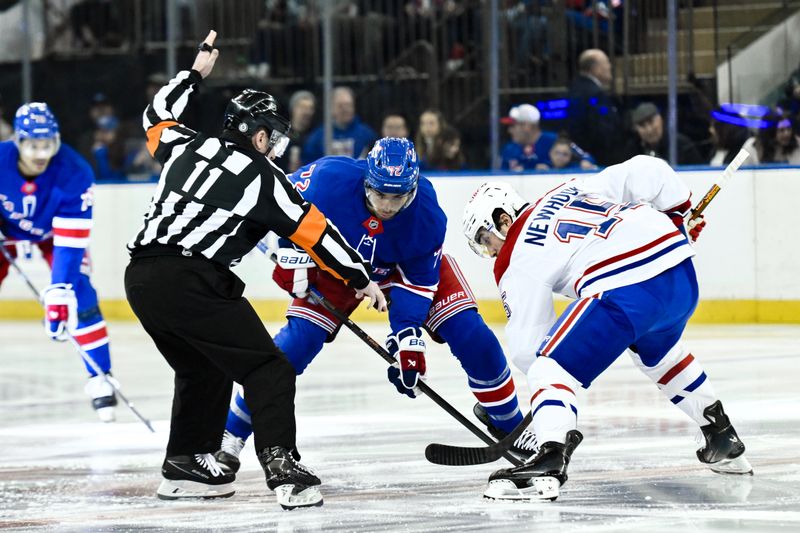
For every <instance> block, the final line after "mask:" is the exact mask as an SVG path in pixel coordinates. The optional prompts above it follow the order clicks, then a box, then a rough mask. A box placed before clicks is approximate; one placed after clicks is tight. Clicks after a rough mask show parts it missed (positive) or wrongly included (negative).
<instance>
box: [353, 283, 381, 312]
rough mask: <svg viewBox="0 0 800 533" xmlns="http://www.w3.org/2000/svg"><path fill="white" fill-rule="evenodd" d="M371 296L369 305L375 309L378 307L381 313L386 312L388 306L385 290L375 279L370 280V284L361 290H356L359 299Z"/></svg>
mask: <svg viewBox="0 0 800 533" xmlns="http://www.w3.org/2000/svg"><path fill="white" fill-rule="evenodd" d="M365 296H366V297H367V298H369V306H370V307H372V308H373V309H377V310H378V312H380V313H385V312H386V309H387V306H386V296H384V294H383V291H382V290H380V289H379V288H378V284H377V283H375V282H374V281H370V282H369V285H367V286H366V287H364V288H363V289H361V290H357V291H356V298H358V299H359V300H360V299H362V298H364V297H365Z"/></svg>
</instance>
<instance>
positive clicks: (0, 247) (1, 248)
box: [0, 242, 156, 433]
mask: <svg viewBox="0 0 800 533" xmlns="http://www.w3.org/2000/svg"><path fill="white" fill-rule="evenodd" d="M0 253H2V254H3V257H4V258H5V260H6V261H8V264H10V265H11V267H12V268H13V269H14V270H16V271H17V273H18V274H19V275H20V276H22V279H23V280H24V281H25V284H26V285H27V286H28V287H29V288H30V289H31V290H32V291H33V294H35V295H36V301H37V302H39V303H40V304H43V302H42V300H41V299H40V296H39V294H41V293H40V292H39V291H38V290H37V289H36V286H35V285H34V284H33V282H32V281H31V279H30V278H29V277H28V275H27V274H25V272H24V271H23V270H22V269H21V268H20V267H19V265H18V264H17V261H16V260H15V259H14V258H13V257H12V256H11V253H10V252H9V251H8V250H6V247H5V244H4V243H2V242H0ZM65 333H66V334H67V340H69V342H70V344H72V347H73V348H75V350H77V352H78V354H79V355H80V356H81V358H82V359H83V360H84V361H85V362H86V364H87V365H89V367H91V369H92V370H93V371H94V373H95V374H97V375H98V376H102V378H103V380H104V381H105V382H106V383H108V384H109V385H110V386H111V388H113V389H114V390H115V391H116V393H117V396H119V399H120V400H122V402H123V403H124V404H125V405H127V406H128V409H130V410H131V412H133V414H134V415H136V416H137V417H138V418H139V420H141V421H142V423H143V424H144V425H145V426H147V429H149V430H150V431H151V432H153V433H155V432H156V430H155V429H154V428H153V425H152V424H151V423H150V420H148V419H147V418H145V417H144V416H143V415H142V413H140V412H139V410H138V409H136V407H135V406H134V405H133V402H131V401H129V400H128V398H126V397H125V395H124V394H122V391H121V390H120V388H119V386H117V385H116V384H115V383H114V382H113V381H112V380H110V379H108V376H107V375H106V373H105V372H103V370H102V369H101V368H100V367H99V366H98V364H97V363H96V362H95V360H94V359H92V358H91V356H89V354H88V353H86V352H85V351H84V349H83V347H81V345H80V343H79V342H78V340H77V339H76V338H75V337H74V336H73V335H72V333H70V332H68V331H66V332H65Z"/></svg>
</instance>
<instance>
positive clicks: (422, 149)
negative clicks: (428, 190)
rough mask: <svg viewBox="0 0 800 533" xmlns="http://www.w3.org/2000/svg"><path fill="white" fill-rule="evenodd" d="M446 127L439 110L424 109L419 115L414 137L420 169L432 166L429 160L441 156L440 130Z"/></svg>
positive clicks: (437, 158) (435, 159) (432, 160)
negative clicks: (417, 128) (417, 127)
mask: <svg viewBox="0 0 800 533" xmlns="http://www.w3.org/2000/svg"><path fill="white" fill-rule="evenodd" d="M446 127H447V122H446V121H445V119H444V115H442V113H441V111H436V110H434V109H426V110H425V111H423V112H422V114H421V115H420V116H419V130H418V131H417V136H416V137H415V139H414V147H415V148H416V149H417V157H419V168H420V170H428V169H431V168H433V167H432V166H431V162H434V161H438V160H439V159H441V157H442V155H441V154H442V139H441V134H442V131H444V129H445V128H446Z"/></svg>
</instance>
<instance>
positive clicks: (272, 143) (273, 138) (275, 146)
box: [269, 130, 289, 159]
mask: <svg viewBox="0 0 800 533" xmlns="http://www.w3.org/2000/svg"><path fill="white" fill-rule="evenodd" d="M287 146H289V137H287V136H286V135H284V134H283V133H281V132H279V131H278V130H272V133H270V134H269V148H270V150H272V155H274V156H275V159H278V158H279V157H282V156H283V153H284V152H286V147H287Z"/></svg>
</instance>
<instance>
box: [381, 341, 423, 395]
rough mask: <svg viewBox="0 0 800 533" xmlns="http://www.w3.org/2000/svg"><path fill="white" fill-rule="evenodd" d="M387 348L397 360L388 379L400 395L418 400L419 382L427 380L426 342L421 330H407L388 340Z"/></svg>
mask: <svg viewBox="0 0 800 533" xmlns="http://www.w3.org/2000/svg"><path fill="white" fill-rule="evenodd" d="M386 348H387V349H388V350H389V353H390V354H392V356H393V357H394V358H395V359H396V360H397V362H396V363H395V364H393V365H392V366H390V367H389V369H388V371H387V377H388V378H389V381H390V382H391V383H392V384H394V386H395V387H396V388H397V391H398V392H399V393H400V394H405V395H407V396H409V397H411V398H416V397H417V395H419V394H420V391H419V389H418V388H417V383H418V382H419V380H420V379H421V380H423V381H424V380H425V374H426V371H427V369H426V367H425V341H424V340H423V339H422V330H421V329H420V328H405V329H402V330H400V331H399V332H397V334H396V335H390V336H389V337H387V339H386Z"/></svg>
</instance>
